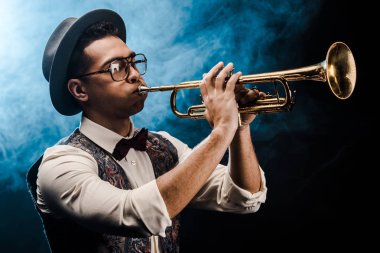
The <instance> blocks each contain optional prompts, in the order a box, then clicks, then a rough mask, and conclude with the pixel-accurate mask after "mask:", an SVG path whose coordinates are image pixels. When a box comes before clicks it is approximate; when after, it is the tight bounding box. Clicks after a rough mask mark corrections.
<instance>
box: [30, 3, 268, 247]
mask: <svg viewBox="0 0 380 253" xmlns="http://www.w3.org/2000/svg"><path fill="white" fill-rule="evenodd" d="M125 38H126V31H125V25H124V22H123V20H122V18H121V17H120V16H119V15H118V14H117V13H115V12H113V11H110V10H103V9H102V10H95V11H91V12H89V13H87V14H85V15H83V16H82V17H81V18H79V19H76V18H68V19H66V20H64V21H63V22H61V23H60V24H59V26H58V27H57V28H56V30H55V31H54V32H53V34H52V35H51V37H50V39H49V41H48V42H47V45H46V48H45V52H44V57H43V73H44V76H45V78H46V80H48V82H49V84H50V97H51V100H52V103H53V105H54V107H55V109H56V110H57V111H58V112H60V113H61V114H63V115H74V114H76V113H79V112H80V111H82V112H83V116H82V121H81V125H80V128H79V129H77V130H76V131H74V132H73V134H71V135H70V136H69V137H68V138H67V139H65V140H63V141H61V142H60V143H59V145H55V146H53V147H51V148H49V149H47V150H46V151H45V153H44V155H43V157H42V158H40V160H39V161H38V162H37V163H36V164H35V165H34V166H33V167H32V168H31V170H30V171H29V173H28V183H29V188H30V191H31V193H32V195H33V198H34V199H35V204H36V206H37V210H38V211H39V213H40V215H41V217H42V219H43V222H44V227H45V231H46V234H47V237H48V240H49V244H50V247H51V249H52V251H53V252H178V250H179V243H178V229H179V219H178V214H179V213H180V212H181V211H182V210H183V209H184V208H185V207H186V206H188V205H190V206H193V207H195V208H205V209H210V210H220V211H229V212H235V213H250V212H255V211H257V210H258V208H259V206H260V204H261V203H263V202H264V201H265V197H266V186H265V179H264V175H263V172H262V171H261V169H260V167H259V164H258V162H257V158H256V155H255V152H254V149H253V146H252V143H251V136H250V129H249V124H250V123H251V122H252V121H253V119H254V117H255V115H242V117H241V126H239V124H238V122H239V119H238V110H237V102H236V99H238V101H239V102H240V103H247V102H251V101H253V100H255V99H257V97H258V96H259V95H261V94H259V92H258V91H250V90H245V89H244V88H242V87H240V88H236V89H235V84H236V82H237V79H238V78H239V76H241V73H240V72H239V73H236V74H233V75H232V76H231V77H230V78H229V79H228V82H226V81H225V80H226V77H227V76H228V75H229V73H230V72H231V71H232V70H233V65H232V64H228V65H226V66H224V65H223V63H221V62H220V63H218V64H217V65H215V66H214V67H213V68H212V69H211V70H210V71H209V72H208V73H207V74H205V75H204V77H203V81H202V85H201V93H202V97H203V100H204V103H205V105H206V108H207V110H206V117H207V120H208V121H209V123H210V125H211V126H212V127H213V129H212V131H211V133H210V134H209V136H208V137H207V138H206V139H205V140H203V141H202V142H201V143H200V144H199V145H197V147H196V148H194V149H193V150H192V149H190V148H188V147H187V145H185V144H184V143H182V142H181V141H179V140H178V139H176V138H174V137H172V136H170V135H169V134H168V133H166V132H158V133H153V132H148V131H146V130H145V129H136V128H135V126H134V125H133V123H132V122H131V119H130V116H132V115H134V114H136V113H138V112H140V111H141V110H142V109H143V107H144V101H145V99H146V98H147V94H142V93H140V92H139V89H138V88H139V86H140V85H145V82H144V79H143V78H142V75H143V74H144V73H145V70H146V64H147V61H146V58H145V56H144V55H143V54H137V53H135V52H134V51H132V49H130V48H129V47H128V46H127V45H126V44H125ZM235 93H236V94H237V95H235ZM228 147H229V148H230V161H229V165H228V166H222V165H219V162H220V161H221V159H222V157H223V155H224V153H225V152H226V150H227V148H228Z"/></svg>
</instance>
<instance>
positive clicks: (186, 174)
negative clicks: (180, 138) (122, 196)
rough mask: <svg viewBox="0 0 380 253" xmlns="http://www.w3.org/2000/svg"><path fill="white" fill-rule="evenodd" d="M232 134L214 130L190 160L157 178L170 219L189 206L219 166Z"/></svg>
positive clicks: (194, 151) (220, 129)
mask: <svg viewBox="0 0 380 253" xmlns="http://www.w3.org/2000/svg"><path fill="white" fill-rule="evenodd" d="M228 132H229V131H223V129H222V128H216V129H214V130H213V131H212V132H211V134H210V135H209V136H208V138H206V139H205V140H204V141H203V142H202V143H200V144H199V145H198V146H197V147H196V148H195V149H194V150H193V152H192V153H191V155H190V156H189V157H188V158H187V159H186V160H184V161H183V162H182V163H180V164H179V165H178V166H176V167H175V168H174V169H172V170H171V171H169V172H168V173H166V174H164V175H162V176H161V177H159V178H157V186H158V189H159V191H160V193H161V195H162V198H163V200H164V202H165V204H166V207H167V210H168V213H169V216H170V217H174V216H176V215H177V214H178V213H179V212H180V211H182V210H183V209H184V208H185V207H186V206H187V204H188V203H189V202H190V201H191V200H192V198H193V197H194V196H195V195H196V193H197V192H198V191H199V190H200V189H201V187H202V186H203V185H204V183H205V182H206V180H207V179H208V178H209V176H210V175H211V173H212V172H213V171H214V169H215V168H216V166H217V165H218V164H219V162H220V160H221V159H222V157H223V155H224V153H225V151H226V150H227V148H228V145H229V144H230V142H231V139H232V135H231V133H228Z"/></svg>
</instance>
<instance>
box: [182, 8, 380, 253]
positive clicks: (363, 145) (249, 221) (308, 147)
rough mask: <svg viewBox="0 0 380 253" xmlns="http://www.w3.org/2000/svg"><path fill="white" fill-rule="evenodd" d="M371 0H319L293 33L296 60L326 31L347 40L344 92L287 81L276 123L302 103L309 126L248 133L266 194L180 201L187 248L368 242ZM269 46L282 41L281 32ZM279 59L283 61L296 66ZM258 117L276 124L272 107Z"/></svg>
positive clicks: (314, 51)
mask: <svg viewBox="0 0 380 253" xmlns="http://www.w3.org/2000/svg"><path fill="white" fill-rule="evenodd" d="M371 8H373V7H371V6H369V5H366V4H364V3H363V4H362V3H360V2H356V3H349V4H348V3H343V1H341V2H340V1H326V2H324V3H323V4H322V8H321V10H320V12H319V14H318V15H317V17H316V18H315V20H314V21H313V22H312V24H311V26H310V27H309V29H308V30H307V32H306V33H305V34H304V36H303V37H300V38H296V39H295V40H296V42H297V45H296V47H295V48H296V50H303V52H304V57H303V63H304V64H303V65H301V66H307V65H310V64H311V63H316V62H313V60H315V59H318V57H321V56H324V55H325V53H326V50H327V48H328V47H329V45H330V44H331V43H332V42H334V41H343V42H345V43H346V44H348V45H349V47H350V48H351V50H352V52H353V55H354V57H355V60H356V66H357V83H356V88H355V91H354V93H353V95H352V97H351V98H350V99H349V100H346V101H341V100H337V99H336V98H335V97H334V96H333V95H332V94H327V93H329V92H330V91H329V90H328V88H327V86H324V85H320V83H317V82H299V83H294V85H293V87H295V89H296V90H297V99H296V104H295V106H294V109H293V111H292V112H290V113H287V115H286V116H285V117H284V118H281V121H280V122H278V123H277V124H279V125H281V124H287V123H289V124H290V125H294V124H292V122H293V123H294V121H295V120H296V118H297V117H305V115H300V114H301V113H302V114H304V113H305V112H306V114H307V115H306V117H307V123H308V124H311V127H310V131H305V132H301V133H299V132H298V133H297V134H296V135H293V134H289V132H290V133H291V129H290V130H289V132H283V133H280V134H278V135H277V136H275V140H274V141H273V140H271V141H270V142H266V141H256V142H255V147H256V152H257V154H258V157H259V159H260V161H261V165H262V167H263V168H264V170H265V172H266V178H267V185H268V189H269V190H268V195H267V201H266V203H265V204H264V205H262V206H261V208H260V210H259V212H257V213H255V214H249V215H233V214H225V213H217V212H202V211H194V210H188V211H187V212H186V213H185V215H184V217H185V220H186V219H188V220H191V222H187V223H185V225H184V226H183V230H184V231H186V233H184V234H183V237H184V238H185V239H186V240H183V241H185V242H187V243H184V245H185V246H186V247H185V248H186V250H185V251H186V252H195V251H197V252H199V247H198V246H199V245H207V246H205V248H203V249H204V252H254V251H255V249H257V248H261V247H265V248H271V247H273V248H277V249H278V250H284V248H286V249H299V250H303V251H305V250H306V251H310V250H313V249H314V250H315V249H317V248H319V247H321V248H323V249H324V250H326V249H331V248H332V247H334V248H339V249H354V248H355V247H359V248H360V249H361V251H362V250H365V249H366V248H367V249H368V247H371V246H370V245H371V244H372V243H374V242H375V241H374V240H375V239H374V237H375V236H374V234H372V232H368V231H370V230H372V229H375V230H376V226H375V224H376V223H375V222H376V221H377V218H375V216H374V214H375V211H374V209H375V208H374V206H375V205H377V204H376V202H377V201H376V199H378V197H377V196H376V195H375V188H377V187H375V185H376V183H375V180H376V179H375V178H376V177H375V176H374V175H375V174H376V170H377V168H378V165H377V163H376V161H375V155H376V153H375V150H377V147H376V146H377V145H376V143H377V141H375V140H376V139H377V137H376V136H377V133H375V124H374V121H375V117H376V116H377V115H378V112H376V110H377V109H376V104H377V101H376V91H378V81H377V80H375V76H376V74H375V73H374V72H372V71H371V70H370V69H372V65H373V64H376V60H375V59H374V57H375V56H374V55H375V53H374V51H376V50H372V47H373V46H374V44H376V43H375V42H372V38H373V35H372V32H373V31H374V30H373V29H372V28H371V27H372V25H373V22H372V20H371V19H373V18H374V16H373V15H372V14H371V13H372V10H371ZM276 50H281V41H279V47H278V48H275V49H273V52H276ZM321 60H323V57H321ZM288 64H289V66H290V67H289V66H284V68H283V69H288V68H293V67H297V66H292V62H291V61H289V62H288ZM304 95H306V97H305V96H304ZM309 101H313V102H312V103H317V104H311V103H309ZM260 117H263V118H262V120H263V123H262V124H275V123H274V122H273V120H272V115H261V116H260ZM267 144H270V145H269V147H268V146H267ZM268 154H271V155H268ZM273 242H274V243H273ZM277 242H279V243H277ZM256 243H258V244H256ZM306 245H307V246H306Z"/></svg>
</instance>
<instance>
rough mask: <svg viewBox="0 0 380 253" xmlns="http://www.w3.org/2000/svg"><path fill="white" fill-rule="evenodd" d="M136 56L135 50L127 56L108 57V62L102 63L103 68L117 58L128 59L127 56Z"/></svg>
mask: <svg viewBox="0 0 380 253" xmlns="http://www.w3.org/2000/svg"><path fill="white" fill-rule="evenodd" d="M135 56H136V52H133V51H132V53H130V54H129V55H128V56H127V57H121V56H117V57H112V58H111V59H108V60H107V61H106V62H104V63H103V64H102V65H101V68H105V67H106V66H107V65H109V64H110V63H111V62H113V61H115V60H119V59H126V58H131V57H135Z"/></svg>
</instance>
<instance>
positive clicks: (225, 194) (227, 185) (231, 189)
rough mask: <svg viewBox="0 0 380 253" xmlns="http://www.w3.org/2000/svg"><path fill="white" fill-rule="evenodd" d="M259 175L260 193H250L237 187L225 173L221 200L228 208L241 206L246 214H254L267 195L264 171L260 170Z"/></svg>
mask: <svg viewBox="0 0 380 253" xmlns="http://www.w3.org/2000/svg"><path fill="white" fill-rule="evenodd" d="M260 175H261V188H260V191H258V192H255V193H251V192H249V191H247V190H245V189H243V188H241V187H239V186H237V185H236V184H235V183H234V182H233V180H232V178H231V175H230V173H228V172H227V173H226V174H225V177H224V183H223V185H224V187H222V198H223V199H224V202H225V205H227V206H229V207H230V208H236V207H238V206H241V207H243V209H244V210H245V212H247V213H251V212H256V211H257V210H258V209H259V207H260V204H261V203H264V202H265V200H266V194H267V187H266V181H265V176H264V171H263V170H262V169H261V168H260Z"/></svg>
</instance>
